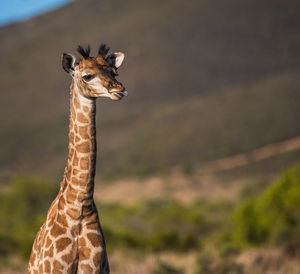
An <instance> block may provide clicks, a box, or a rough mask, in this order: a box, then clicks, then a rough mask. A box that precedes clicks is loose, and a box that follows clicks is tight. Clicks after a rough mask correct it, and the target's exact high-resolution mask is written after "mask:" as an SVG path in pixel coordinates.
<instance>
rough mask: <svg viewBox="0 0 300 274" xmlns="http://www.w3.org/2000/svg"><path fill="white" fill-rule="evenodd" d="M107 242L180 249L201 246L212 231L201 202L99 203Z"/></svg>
mask: <svg viewBox="0 0 300 274" xmlns="http://www.w3.org/2000/svg"><path fill="white" fill-rule="evenodd" d="M99 209H100V214H101V217H103V220H102V225H103V230H104V233H105V237H106V239H107V243H108V246H120V245H122V246H125V247H129V248H138V249H147V250H152V251H159V250H177V251H183V250H188V249H193V248H198V249H199V248H200V247H201V239H202V237H205V235H208V234H209V233H211V232H212V231H213V229H212V228H213V227H212V223H211V220H209V219H208V218H207V217H206V216H204V212H207V211H208V209H207V208H205V206H204V204H203V203H194V204H193V205H190V206H186V205H183V204H181V203H180V202H176V201H171V200H151V201H146V202H142V203H139V204H136V205H130V206H124V205H117V204H111V205H107V204H102V205H100V206H99Z"/></svg>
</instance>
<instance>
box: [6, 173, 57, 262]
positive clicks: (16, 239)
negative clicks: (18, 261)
mask: <svg viewBox="0 0 300 274" xmlns="http://www.w3.org/2000/svg"><path fill="white" fill-rule="evenodd" d="M56 192H57V188H56V187H54V186H53V185H51V184H49V183H48V182H46V181H44V180H41V179H36V178H23V177H18V178H15V179H13V180H12V182H11V187H10V189H9V191H8V192H5V193H2V194H1V197H0V253H1V254H3V255H8V254H9V253H11V252H17V253H19V254H20V255H22V256H24V257H27V256H29V254H30V251H31V246H32V243H33V239H34V237H35V235H36V233H37V231H38V229H39V227H40V226H41V224H42V223H43V221H44V220H45V216H46V213H47V210H48V208H49V206H50V204H51V201H52V200H53V198H54V197H55V194H56Z"/></svg>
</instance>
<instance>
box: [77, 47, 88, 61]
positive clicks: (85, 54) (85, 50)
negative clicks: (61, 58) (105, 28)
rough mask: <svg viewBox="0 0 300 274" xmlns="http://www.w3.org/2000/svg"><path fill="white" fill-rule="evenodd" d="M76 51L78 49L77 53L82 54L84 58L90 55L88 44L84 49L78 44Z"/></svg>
mask: <svg viewBox="0 0 300 274" xmlns="http://www.w3.org/2000/svg"><path fill="white" fill-rule="evenodd" d="M77 51H78V53H80V54H81V55H82V57H83V58H84V59H86V58H89V57H90V53H91V48H90V45H88V46H87V48H86V49H84V48H83V47H82V46H80V45H79V46H78V47H77Z"/></svg>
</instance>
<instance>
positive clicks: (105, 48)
mask: <svg viewBox="0 0 300 274" xmlns="http://www.w3.org/2000/svg"><path fill="white" fill-rule="evenodd" d="M108 52H109V47H108V46H106V45H105V44H101V45H100V47H99V49H98V54H99V55H102V56H103V57H105V56H106V54H107V53H108Z"/></svg>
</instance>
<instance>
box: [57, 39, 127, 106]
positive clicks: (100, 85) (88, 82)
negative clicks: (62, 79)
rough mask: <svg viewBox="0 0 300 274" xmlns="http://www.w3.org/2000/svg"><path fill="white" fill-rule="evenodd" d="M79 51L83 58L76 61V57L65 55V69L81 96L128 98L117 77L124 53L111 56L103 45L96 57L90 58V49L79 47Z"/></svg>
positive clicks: (63, 64)
mask: <svg viewBox="0 0 300 274" xmlns="http://www.w3.org/2000/svg"><path fill="white" fill-rule="evenodd" d="M77 51H78V52H79V53H80V54H81V56H82V58H81V59H79V60H78V61H76V58H75V56H74V55H72V54H69V53H64V54H63V56H62V66H63V69H64V70H65V71H66V72H68V73H69V74H70V75H71V76H72V78H73V82H74V84H75V85H76V86H77V88H78V90H79V91H80V92H81V94H82V95H83V96H85V97H87V98H98V97H109V98H111V99H112V100H120V99H122V98H123V97H124V96H127V92H126V91H125V88H124V86H123V85H122V83H120V82H119V81H118V80H117V79H116V76H118V73H117V70H118V68H119V67H120V66H121V64H122V62H123V60H124V56H125V55H124V53H122V52H115V53H111V54H109V55H107V54H108V51H109V48H108V47H107V46H106V45H104V44H101V45H100V47H99V50H98V55H97V56H96V57H91V56H90V47H89V46H88V47H87V48H86V49H84V48H82V47H81V46H78V48H77Z"/></svg>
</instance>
